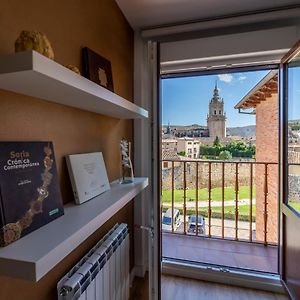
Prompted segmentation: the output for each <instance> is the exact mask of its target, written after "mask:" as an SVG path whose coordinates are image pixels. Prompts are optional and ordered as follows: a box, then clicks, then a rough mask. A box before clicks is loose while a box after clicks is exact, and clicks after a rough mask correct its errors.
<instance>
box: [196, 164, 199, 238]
mask: <svg viewBox="0 0 300 300" xmlns="http://www.w3.org/2000/svg"><path fill="white" fill-rule="evenodd" d="M198 171H199V165H198V163H197V162H196V235H198V231H199V229H198V201H199V193H198V189H199V178H198V177H199V174H198Z"/></svg>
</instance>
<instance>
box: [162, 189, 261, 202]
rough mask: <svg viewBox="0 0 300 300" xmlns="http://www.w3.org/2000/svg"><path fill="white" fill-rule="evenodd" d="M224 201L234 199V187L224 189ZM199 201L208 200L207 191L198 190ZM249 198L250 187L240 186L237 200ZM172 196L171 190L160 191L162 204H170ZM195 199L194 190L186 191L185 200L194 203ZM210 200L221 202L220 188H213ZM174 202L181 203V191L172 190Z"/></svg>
mask: <svg viewBox="0 0 300 300" xmlns="http://www.w3.org/2000/svg"><path fill="white" fill-rule="evenodd" d="M224 192H225V193H224V199H225V200H234V199H235V189H234V187H226V188H225V190H224ZM198 195H199V200H200V201H201V200H208V189H207V188H203V189H199V190H198ZM249 198H250V187H249V186H240V187H239V199H249ZM253 198H255V186H253ZM171 199H172V194H171V190H163V191H162V202H171ZM195 199H196V189H189V190H186V200H187V201H194V200H195ZM211 200H212V201H221V200H222V188H213V189H212V190H211ZM174 201H175V202H182V201H183V190H174Z"/></svg>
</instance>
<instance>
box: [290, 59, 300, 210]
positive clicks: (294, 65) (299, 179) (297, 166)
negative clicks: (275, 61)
mask: <svg viewBox="0 0 300 300" xmlns="http://www.w3.org/2000/svg"><path fill="white" fill-rule="evenodd" d="M288 174H289V176H288V184H289V190H288V191H289V194H288V204H289V205H290V206H291V207H293V208H294V209H295V210H296V211H298V212H299V213H300V54H298V55H297V56H296V57H295V58H294V59H293V60H292V62H290V63H289V65H288Z"/></svg>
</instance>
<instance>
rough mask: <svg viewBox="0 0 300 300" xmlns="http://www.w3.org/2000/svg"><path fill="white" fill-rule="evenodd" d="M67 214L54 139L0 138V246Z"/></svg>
mask: <svg viewBox="0 0 300 300" xmlns="http://www.w3.org/2000/svg"><path fill="white" fill-rule="evenodd" d="M63 214H64V208H63V202H62V198H61V193H60V188H59V184H58V177H57V170H56V164H55V158H54V150H53V144H52V143H51V142H0V246H7V245H8V244H10V243H12V242H14V241H16V240H18V239H20V238H21V237H23V236H25V235H27V234H29V233H30V232H32V231H34V230H36V229H38V228H40V227H42V226H44V225H46V224H47V223H49V222H51V221H53V220H55V219H56V218H58V217H60V216H62V215H63Z"/></svg>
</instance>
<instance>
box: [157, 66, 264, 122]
mask: <svg viewBox="0 0 300 300" xmlns="http://www.w3.org/2000/svg"><path fill="white" fill-rule="evenodd" d="M267 73H268V71H249V72H242V73H228V74H220V75H203V76H194V77H182V78H171V79H163V80H162V123H163V125H166V124H168V122H170V124H171V125H190V124H200V125H206V115H207V112H208V104H209V101H210V99H211V98H212V95H213V89H214V87H215V82H216V80H217V82H218V88H219V92H220V96H221V97H222V98H224V106H225V112H226V115H227V127H236V126H246V125H255V116H253V115H245V114H239V113H238V110H236V109H234V106H235V104H237V103H238V102H239V101H240V100H241V99H242V98H243V97H244V96H245V95H246V94H247V93H248V92H249V91H250V90H251V89H252V88H253V87H254V86H255V85H256V84H257V83H258V82H259V81H260V80H261V79H262V78H263V77H264V76H265V75H266V74H267Z"/></svg>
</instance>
